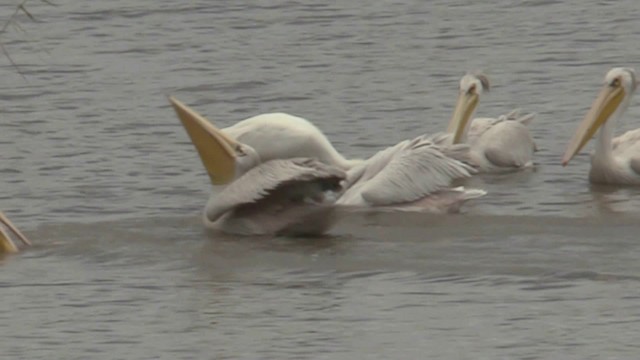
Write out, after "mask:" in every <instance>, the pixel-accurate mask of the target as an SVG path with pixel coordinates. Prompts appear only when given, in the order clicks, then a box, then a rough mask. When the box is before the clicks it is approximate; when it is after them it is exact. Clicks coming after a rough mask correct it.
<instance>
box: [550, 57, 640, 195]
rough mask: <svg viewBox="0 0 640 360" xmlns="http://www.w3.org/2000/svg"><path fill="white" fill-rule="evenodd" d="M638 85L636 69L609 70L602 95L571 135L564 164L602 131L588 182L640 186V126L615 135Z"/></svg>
mask: <svg viewBox="0 0 640 360" xmlns="http://www.w3.org/2000/svg"><path fill="white" fill-rule="evenodd" d="M637 86H638V81H637V80H636V73H635V70H634V69H631V68H622V67H617V68H613V69H611V70H609V72H608V73H607V75H606V76H605V78H604V86H603V87H602V89H601V90H600V94H599V95H598V97H597V98H596V100H595V101H594V102H593V104H592V105H591V109H590V110H589V112H587V115H586V116H585V117H584V120H582V123H580V126H579V127H578V130H577V131H576V132H575V134H574V135H573V137H572V138H571V142H570V143H569V145H568V147H567V151H566V152H565V153H564V157H563V158H562V165H563V166H566V165H567V164H568V163H569V161H570V160H571V159H572V158H573V157H574V156H575V155H576V154H577V153H578V152H580V150H582V148H583V147H584V146H585V145H586V143H587V142H588V141H589V140H590V139H591V138H592V137H593V135H594V134H595V133H596V132H597V131H598V130H600V131H599V134H598V135H597V139H596V147H595V151H594V152H593V154H592V156H591V170H590V171H589V181H591V182H592V183H600V184H619V185H640V129H635V130H630V131H627V132H626V133H624V134H622V135H621V136H618V137H616V138H613V131H614V129H615V125H616V121H617V120H618V119H619V118H620V117H622V115H623V114H624V112H625V111H626V110H627V108H628V107H629V103H630V101H631V96H632V95H633V93H634V92H635V90H636V88H637Z"/></svg>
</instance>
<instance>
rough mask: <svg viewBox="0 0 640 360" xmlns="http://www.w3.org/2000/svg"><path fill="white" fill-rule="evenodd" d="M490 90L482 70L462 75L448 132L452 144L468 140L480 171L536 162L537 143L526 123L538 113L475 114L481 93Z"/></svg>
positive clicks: (511, 169) (530, 164)
mask: <svg viewBox="0 0 640 360" xmlns="http://www.w3.org/2000/svg"><path fill="white" fill-rule="evenodd" d="M484 91H489V79H488V78H487V77H486V76H485V75H483V74H466V75H464V76H463V77H462V79H460V88H459V93H458V100H457V102H456V107H455V110H454V111H453V116H452V117H451V121H450V122H449V127H448V129H447V132H448V133H450V134H452V136H453V138H452V139H451V142H452V143H453V144H459V143H468V144H469V146H470V153H469V157H470V158H471V162H472V164H473V165H475V166H476V167H477V168H478V170H479V171H481V172H504V171H515V170H521V169H526V168H530V167H532V166H533V161H532V158H533V152H534V151H535V150H536V145H535V143H534V141H533V139H532V137H531V133H530V132H529V129H528V127H527V125H528V124H529V123H530V122H531V121H532V120H533V118H534V117H535V114H528V115H525V116H522V117H521V116H519V110H515V111H512V112H510V113H509V114H506V115H501V116H499V117H498V118H475V119H473V120H472V121H469V120H470V119H471V117H472V116H473V114H474V112H475V110H476V107H477V106H478V102H479V100H480V95H481V94H482V93H483V92H484Z"/></svg>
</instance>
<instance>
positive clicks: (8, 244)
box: [0, 212, 31, 253]
mask: <svg viewBox="0 0 640 360" xmlns="http://www.w3.org/2000/svg"><path fill="white" fill-rule="evenodd" d="M0 224H3V225H5V226H6V227H7V228H8V229H9V230H10V231H11V232H13V233H14V234H16V236H17V237H18V239H20V240H22V242H24V243H25V244H26V245H28V246H31V242H30V241H29V239H27V237H26V236H24V234H22V232H20V230H18V228H17V227H15V226H14V225H13V223H11V221H9V219H7V217H6V216H4V214H3V213H1V212H0ZM2 252H6V253H13V252H18V247H17V246H16V244H15V243H14V242H13V241H11V237H10V236H9V234H8V233H7V231H5V230H4V229H3V228H2V227H0V253H2Z"/></svg>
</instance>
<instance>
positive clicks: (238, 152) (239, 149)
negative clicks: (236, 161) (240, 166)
mask: <svg viewBox="0 0 640 360" xmlns="http://www.w3.org/2000/svg"><path fill="white" fill-rule="evenodd" d="M235 150H236V155H238V156H245V155H247V153H246V152H245V151H244V149H243V148H242V145H236V149H235Z"/></svg>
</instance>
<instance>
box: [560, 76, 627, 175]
mask: <svg viewBox="0 0 640 360" xmlns="http://www.w3.org/2000/svg"><path fill="white" fill-rule="evenodd" d="M637 87H638V82H637V80H636V72H635V70H634V69H631V68H622V67H617V68H613V69H611V70H609V72H608V73H607V75H606V76H605V78H604V86H603V87H602V89H601V90H600V94H599V95H598V97H597V98H596V100H595V101H594V102H593V104H592V105H591V109H589V112H587V115H585V117H584V120H582V123H580V126H579V127H578V130H577V131H576V133H575V134H574V135H573V138H571V142H570V143H569V146H568V147H567V151H566V152H565V153H564V156H563V157H562V165H563V166H566V165H567V164H568V163H569V161H570V160H571V159H572V158H573V157H574V156H575V155H576V154H577V153H578V152H580V150H582V148H583V147H584V146H585V144H586V143H587V142H588V141H589V140H590V139H591V138H592V137H593V135H594V134H595V133H596V131H598V129H599V128H600V127H602V126H603V125H604V124H605V123H607V121H608V120H609V119H610V118H612V117H614V116H613V115H614V114H615V115H616V116H619V115H620V114H622V112H624V110H626V108H627V107H628V106H629V99H630V98H631V95H633V93H634V92H635V90H636V88H637Z"/></svg>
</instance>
